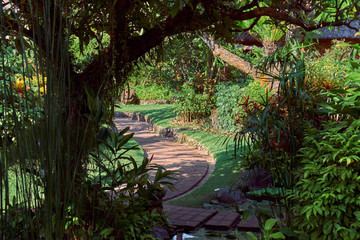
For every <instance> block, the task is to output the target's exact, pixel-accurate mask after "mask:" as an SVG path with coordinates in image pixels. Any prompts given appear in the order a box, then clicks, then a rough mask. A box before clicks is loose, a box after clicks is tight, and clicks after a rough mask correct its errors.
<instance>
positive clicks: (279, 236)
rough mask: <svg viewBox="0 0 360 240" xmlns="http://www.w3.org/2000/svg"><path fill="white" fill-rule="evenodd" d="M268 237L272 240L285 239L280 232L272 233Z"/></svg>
mask: <svg viewBox="0 0 360 240" xmlns="http://www.w3.org/2000/svg"><path fill="white" fill-rule="evenodd" d="M269 237H270V238H273V239H285V236H284V234H283V233H282V232H277V233H272V234H270V235H269Z"/></svg>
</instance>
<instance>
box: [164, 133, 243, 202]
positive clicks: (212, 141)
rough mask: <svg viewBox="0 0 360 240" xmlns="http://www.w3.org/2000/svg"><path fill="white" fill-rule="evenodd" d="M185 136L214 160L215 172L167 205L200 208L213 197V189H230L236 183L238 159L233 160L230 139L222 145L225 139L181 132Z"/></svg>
mask: <svg viewBox="0 0 360 240" xmlns="http://www.w3.org/2000/svg"><path fill="white" fill-rule="evenodd" d="M181 132H182V133H185V134H186V135H187V136H189V137H191V138H193V139H195V140H196V141H198V142H200V143H201V144H203V145H204V146H205V147H206V148H207V149H208V150H209V151H210V152H211V153H212V154H213V156H214V158H215V159H216V165H215V170H214V172H213V173H212V175H211V177H210V178H209V180H208V181H207V182H205V183H204V184H203V185H202V186H200V187H199V188H197V189H195V190H194V191H193V192H191V193H190V194H187V195H185V196H183V197H181V198H179V199H176V200H173V201H169V202H168V204H174V205H183V206H192V207H201V206H202V204H203V203H206V202H209V201H210V199H211V198H213V197H214V195H215V194H216V193H215V189H218V188H230V187H232V186H233V185H234V184H236V183H237V179H238V175H239V174H238V172H239V161H240V159H239V158H235V155H234V144H233V142H232V139H228V141H227V143H224V141H225V140H226V137H224V136H221V135H217V134H211V133H206V132H200V131H195V130H185V131H181Z"/></svg>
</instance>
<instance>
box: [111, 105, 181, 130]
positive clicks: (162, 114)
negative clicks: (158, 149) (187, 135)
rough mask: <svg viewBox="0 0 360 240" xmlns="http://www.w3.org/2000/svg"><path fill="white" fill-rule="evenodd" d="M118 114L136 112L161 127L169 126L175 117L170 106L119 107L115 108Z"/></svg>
mask: <svg viewBox="0 0 360 240" xmlns="http://www.w3.org/2000/svg"><path fill="white" fill-rule="evenodd" d="M116 111H118V112H137V113H141V114H143V115H146V116H148V117H150V119H151V120H152V121H153V122H155V123H156V124H157V125H158V126H161V127H175V126H171V125H170V124H169V122H170V121H171V120H172V119H173V118H174V117H176V114H175V113H174V111H173V108H172V105H171V104H157V105H120V107H117V108H116Z"/></svg>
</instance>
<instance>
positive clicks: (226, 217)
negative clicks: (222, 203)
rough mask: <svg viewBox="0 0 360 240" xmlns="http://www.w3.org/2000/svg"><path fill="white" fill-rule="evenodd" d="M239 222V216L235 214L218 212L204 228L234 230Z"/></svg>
mask: <svg viewBox="0 0 360 240" xmlns="http://www.w3.org/2000/svg"><path fill="white" fill-rule="evenodd" d="M239 220H240V215H239V214H238V213H237V212H219V213H218V214H216V215H215V216H213V217H212V218H211V219H210V220H209V221H207V222H206V224H205V228H207V229H211V230H221V231H228V230H230V229H232V228H234V227H235V226H236V224H237V223H238V222H239Z"/></svg>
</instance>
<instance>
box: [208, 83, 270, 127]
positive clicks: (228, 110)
mask: <svg viewBox="0 0 360 240" xmlns="http://www.w3.org/2000/svg"><path fill="white" fill-rule="evenodd" d="M265 95H266V94H265V86H260V83H259V82H257V81H252V82H250V83H249V84H248V85H247V86H245V84H239V83H238V84H236V83H235V84H228V83H222V84H220V85H218V87H217V93H216V94H215V97H216V103H215V104H216V107H217V114H218V116H219V126H218V127H219V128H220V129H222V130H225V131H228V132H232V131H234V130H235V129H236V128H237V127H236V122H237V117H239V115H242V114H243V113H241V110H242V106H241V105H240V104H241V103H242V102H243V101H244V100H245V99H248V100H250V101H257V102H263V100H264V97H265Z"/></svg>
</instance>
